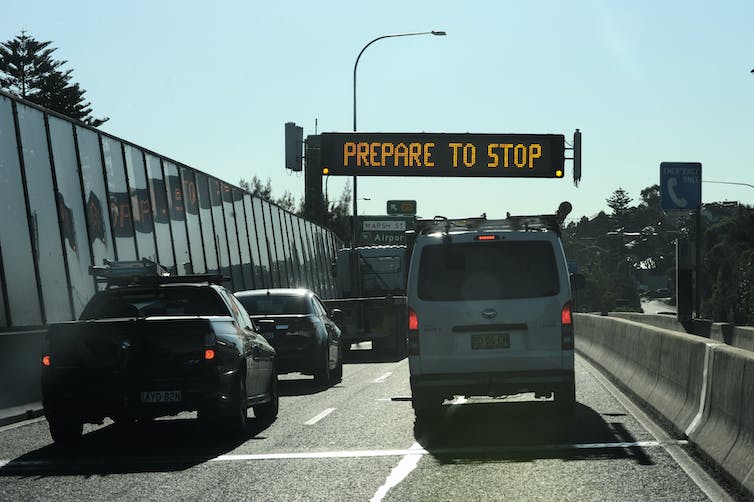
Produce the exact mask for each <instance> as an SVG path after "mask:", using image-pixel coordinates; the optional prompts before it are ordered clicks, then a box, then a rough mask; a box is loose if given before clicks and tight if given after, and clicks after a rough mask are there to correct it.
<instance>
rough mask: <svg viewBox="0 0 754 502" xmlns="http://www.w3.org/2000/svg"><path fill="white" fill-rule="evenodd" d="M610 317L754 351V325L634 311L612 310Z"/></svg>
mask: <svg viewBox="0 0 754 502" xmlns="http://www.w3.org/2000/svg"><path fill="white" fill-rule="evenodd" d="M608 315H609V316H610V317H620V318H622V319H628V320H631V321H636V322H640V323H643V324H649V325H651V326H656V327H658V328H665V329H671V330H673V331H680V332H686V333H689V334H692V335H698V336H703V337H704V338H709V339H710V340H714V341H716V342H720V343H724V344H726V345H730V346H731V347H738V348H739V349H745V350H751V351H754V327H750V326H736V325H735V324H730V323H727V322H712V321H710V320H707V319H693V320H690V321H687V322H680V321H678V319H676V317H674V316H670V315H661V314H639V313H633V312H610V313H609V314H608Z"/></svg>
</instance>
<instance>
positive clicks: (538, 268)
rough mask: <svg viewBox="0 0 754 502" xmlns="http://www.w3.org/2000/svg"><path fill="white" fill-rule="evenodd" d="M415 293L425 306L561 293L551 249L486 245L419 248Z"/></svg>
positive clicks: (531, 244)
mask: <svg viewBox="0 0 754 502" xmlns="http://www.w3.org/2000/svg"><path fill="white" fill-rule="evenodd" d="M419 263H420V266H419V284H418V287H417V293H418V295H419V298H420V299H422V300H424V301H458V300H499V299H512V298H537V297H545V296H553V295H556V294H558V293H559V292H560V281H559V279H558V268H557V265H556V262H555V253H554V251H553V247H552V244H550V243H549V242H546V241H516V242H510V241H508V242H506V241H487V242H469V243H460V244H438V245H432V246H426V247H424V248H423V249H422V254H421V260H420V262H419Z"/></svg>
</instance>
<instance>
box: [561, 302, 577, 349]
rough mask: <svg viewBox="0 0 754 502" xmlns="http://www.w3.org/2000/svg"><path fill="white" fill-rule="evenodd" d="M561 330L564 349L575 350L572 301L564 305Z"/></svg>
mask: <svg viewBox="0 0 754 502" xmlns="http://www.w3.org/2000/svg"><path fill="white" fill-rule="evenodd" d="M560 330H561V340H562V344H563V345H562V348H563V350H573V347H574V340H573V306H572V305H571V302H568V303H566V304H565V305H563V308H562V309H561V311H560Z"/></svg>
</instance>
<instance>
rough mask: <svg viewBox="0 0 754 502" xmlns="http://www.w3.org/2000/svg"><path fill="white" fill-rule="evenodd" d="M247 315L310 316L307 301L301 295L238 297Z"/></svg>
mask: <svg viewBox="0 0 754 502" xmlns="http://www.w3.org/2000/svg"><path fill="white" fill-rule="evenodd" d="M236 298H238V301H240V302H241V305H243V306H244V308H245V309H246V311H247V312H248V313H249V315H275V314H279V315H286V314H310V313H311V309H310V308H309V301H308V299H307V298H306V297H305V296H302V295H254V296H242V295H239V296H237V297H236Z"/></svg>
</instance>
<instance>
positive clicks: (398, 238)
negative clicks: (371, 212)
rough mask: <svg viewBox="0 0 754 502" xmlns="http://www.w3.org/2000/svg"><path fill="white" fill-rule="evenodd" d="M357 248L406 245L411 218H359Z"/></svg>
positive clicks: (413, 221)
mask: <svg viewBox="0 0 754 502" xmlns="http://www.w3.org/2000/svg"><path fill="white" fill-rule="evenodd" d="M359 222H360V225H359V226H360V227H361V231H360V232H359V242H358V245H359V246H387V245H400V244H406V230H413V229H414V227H415V223H416V219H415V218H414V217H413V216H359Z"/></svg>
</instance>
